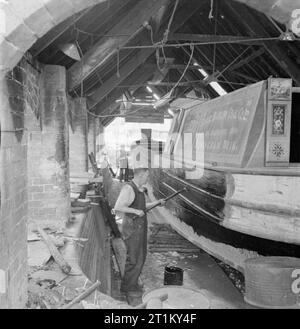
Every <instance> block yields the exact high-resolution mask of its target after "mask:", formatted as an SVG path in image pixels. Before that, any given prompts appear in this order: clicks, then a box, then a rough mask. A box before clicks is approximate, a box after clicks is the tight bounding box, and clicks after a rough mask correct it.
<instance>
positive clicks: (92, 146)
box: [88, 114, 99, 170]
mask: <svg viewBox="0 0 300 329" xmlns="http://www.w3.org/2000/svg"><path fill="white" fill-rule="evenodd" d="M98 122H99V118H96V117H94V116H92V115H90V114H88V154H90V153H92V152H93V153H94V155H95V157H96V128H97V123H98ZM89 170H92V166H91V163H90V161H89Z"/></svg>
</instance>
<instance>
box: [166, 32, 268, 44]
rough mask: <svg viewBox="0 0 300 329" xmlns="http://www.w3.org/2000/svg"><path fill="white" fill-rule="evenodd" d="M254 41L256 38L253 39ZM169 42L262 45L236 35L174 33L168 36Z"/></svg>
mask: <svg viewBox="0 0 300 329" xmlns="http://www.w3.org/2000/svg"><path fill="white" fill-rule="evenodd" d="M255 39H256V38H255ZM169 40H170V41H187V42H195V43H197V42H200V43H202V42H203V44H205V43H210V44H214V43H237V44H245V45H262V42H261V41H257V40H254V38H251V37H244V36H236V35H213V34H191V33H174V34H172V35H170V38H169Z"/></svg>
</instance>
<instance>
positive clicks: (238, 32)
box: [30, 0, 300, 125]
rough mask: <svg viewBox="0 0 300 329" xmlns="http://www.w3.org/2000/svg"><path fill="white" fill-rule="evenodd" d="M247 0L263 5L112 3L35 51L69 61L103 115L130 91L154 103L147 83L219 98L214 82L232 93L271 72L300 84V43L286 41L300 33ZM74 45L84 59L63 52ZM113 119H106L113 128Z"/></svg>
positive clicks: (77, 19) (73, 83) (162, 0)
mask: <svg viewBox="0 0 300 329" xmlns="http://www.w3.org/2000/svg"><path fill="white" fill-rule="evenodd" d="M270 1H271V0H270ZM270 1H269V2H270ZM272 1H273V0H272ZM286 1H289V0H286ZM241 2H247V3H248V4H249V3H250V5H252V6H253V5H255V1H254V0H253V1H252V0H247V1H246V0H243V1H233V0H226V1H224V0H178V1H175V0H173V1H170V0H153V1H152V2H150V5H147V2H146V1H145V0H110V1H107V2H104V3H101V4H99V5H96V6H94V7H92V8H89V9H87V10H85V11H84V12H82V13H80V14H77V15H75V16H73V17H71V18H70V19H68V20H66V21H65V22H63V23H61V24H60V25H58V26H57V27H55V28H54V29H53V30H51V31H50V32H49V33H48V34H47V35H45V36H44V37H43V38H41V39H39V40H38V41H37V43H36V44H35V45H34V46H33V47H32V48H31V50H30V52H31V54H32V55H33V56H34V57H35V58H36V59H37V60H39V61H40V62H41V63H44V64H55V65H63V66H65V67H66V68H67V70H68V85H69V93H70V95H71V96H73V97H76V96H80V97H87V99H88V104H89V110H90V111H91V112H93V113H95V114H97V115H101V116H105V115H107V114H114V113H119V105H120V103H116V100H118V99H120V98H121V97H122V95H126V97H127V99H132V98H136V99H148V100H150V97H153V94H151V92H149V88H148V91H147V89H146V87H147V86H148V87H150V88H151V90H152V91H153V93H155V94H157V95H158V96H160V97H163V96H164V95H166V94H167V93H168V92H170V91H172V97H181V98H182V97H184V95H186V94H187V93H189V92H190V91H191V90H193V89H194V90H195V92H196V94H197V96H200V97H201V96H202V97H210V98H214V97H217V96H218V93H217V92H216V91H215V90H214V88H212V86H211V84H210V82H218V83H219V85H220V86H221V87H222V88H223V89H224V90H226V92H231V91H233V90H235V89H238V88H241V87H244V86H247V85H248V84H251V83H254V82H256V81H260V80H264V79H267V78H268V77H270V76H276V77H291V78H292V79H293V81H294V85H295V86H300V66H299V64H300V62H299V61H300V56H299V55H300V42H299V40H298V39H297V38H296V39H295V40H294V41H283V40H282V39H284V38H288V37H295V36H294V35H293V34H285V32H286V26H285V25H282V24H280V23H279V22H276V21H275V19H274V18H271V17H270V16H267V15H266V14H264V13H262V12H259V11H256V10H255V9H254V8H251V7H249V6H247V5H245V4H243V3H241ZM148 3H149V1H148ZM276 3H278V1H277V2H276ZM269 5H271V3H270V4H269ZM277 16H278V17H279V19H280V18H281V17H283V14H282V15H281V16H280V15H277ZM67 43H74V44H76V46H77V47H78V50H79V53H80V55H81V57H82V59H81V61H79V62H76V61H75V60H73V59H71V58H70V57H68V56H66V55H65V54H64V53H63V52H62V51H61V50H60V46H61V45H64V44H67ZM196 63H197V64H198V65H199V66H196ZM200 68H201V70H200ZM203 70H204V71H205V72H206V74H207V75H208V77H207V79H204V78H205V76H206V74H204V71H203ZM151 110H153V108H150V109H149V111H151ZM143 112H145V111H143ZM166 113H167V112H166ZM111 120H113V118H112V117H107V118H105V117H103V118H102V122H103V123H104V124H105V125H106V124H108V123H109V122H111Z"/></svg>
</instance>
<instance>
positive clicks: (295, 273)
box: [292, 269, 300, 295]
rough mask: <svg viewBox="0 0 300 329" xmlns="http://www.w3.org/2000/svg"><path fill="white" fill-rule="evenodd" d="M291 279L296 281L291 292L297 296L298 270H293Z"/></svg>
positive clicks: (299, 280) (299, 281)
mask: <svg viewBox="0 0 300 329" xmlns="http://www.w3.org/2000/svg"><path fill="white" fill-rule="evenodd" d="M292 278H293V279H296V280H294V281H293V283H292V292H293V293H294V294H296V295H298V294H299V293H300V269H295V270H294V271H293V272H292Z"/></svg>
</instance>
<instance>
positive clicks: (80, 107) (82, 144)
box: [68, 98, 88, 176]
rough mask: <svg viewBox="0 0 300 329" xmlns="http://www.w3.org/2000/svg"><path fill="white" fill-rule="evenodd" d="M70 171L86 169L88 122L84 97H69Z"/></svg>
mask: <svg viewBox="0 0 300 329" xmlns="http://www.w3.org/2000/svg"><path fill="white" fill-rule="evenodd" d="M68 104H69V117H70V128H69V134H70V173H71V176H72V174H74V173H83V172H87V170H88V132H87V131H88V122H87V120H88V119H87V104H86V99H85V98H76V99H69V100H68Z"/></svg>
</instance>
